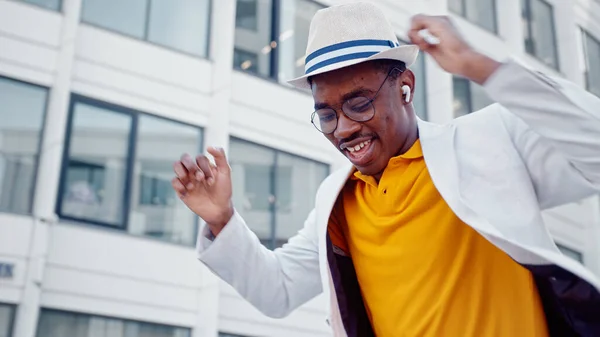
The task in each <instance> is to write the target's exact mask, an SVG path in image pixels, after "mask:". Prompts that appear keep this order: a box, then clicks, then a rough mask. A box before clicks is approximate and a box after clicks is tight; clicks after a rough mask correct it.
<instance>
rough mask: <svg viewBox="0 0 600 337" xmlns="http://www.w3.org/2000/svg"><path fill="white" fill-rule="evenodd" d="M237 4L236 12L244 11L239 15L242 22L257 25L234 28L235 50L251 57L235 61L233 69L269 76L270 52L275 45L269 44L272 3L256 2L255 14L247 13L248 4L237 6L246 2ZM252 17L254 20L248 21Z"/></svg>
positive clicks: (239, 0)
mask: <svg viewBox="0 0 600 337" xmlns="http://www.w3.org/2000/svg"><path fill="white" fill-rule="evenodd" d="M237 2H238V8H237V11H245V12H243V13H242V14H240V15H241V16H243V17H245V19H244V20H255V21H256V23H257V24H256V28H246V26H238V27H236V29H235V48H236V49H239V50H242V51H245V52H246V53H249V54H246V56H248V55H252V57H251V58H248V59H244V60H239V59H238V60H236V62H235V63H234V67H236V68H239V69H241V70H248V69H250V71H252V72H255V73H257V74H260V75H262V76H270V74H271V52H272V50H273V47H276V45H275V43H271V35H272V34H271V32H272V27H271V17H272V12H273V8H272V1H271V0H256V3H257V4H256V11H255V13H252V12H250V13H249V12H247V11H246V9H247V7H248V4H242V5H241V6H239V4H240V2H246V1H243V0H238V1H237ZM252 15H254V19H249V18H250V17H251V16H252ZM236 16H237V13H236ZM239 56H244V55H239ZM239 56H238V57H239ZM240 61H241V62H240ZM242 65H244V66H242Z"/></svg>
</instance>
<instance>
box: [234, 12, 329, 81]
mask: <svg viewBox="0 0 600 337" xmlns="http://www.w3.org/2000/svg"><path fill="white" fill-rule="evenodd" d="M321 8H323V6H321V5H319V4H317V3H315V2H313V1H310V0H285V1H284V0H237V12H236V31H235V52H234V54H235V56H234V64H233V66H234V67H235V68H237V69H241V70H244V71H249V72H252V73H255V74H258V75H260V76H264V77H271V78H274V79H277V80H280V81H286V80H289V79H292V78H295V77H298V76H301V75H303V74H304V56H305V55H304V54H305V53H306V43H307V41H308V31H309V27H310V21H311V20H312V17H313V16H314V14H315V13H316V12H317V10H319V9H321Z"/></svg>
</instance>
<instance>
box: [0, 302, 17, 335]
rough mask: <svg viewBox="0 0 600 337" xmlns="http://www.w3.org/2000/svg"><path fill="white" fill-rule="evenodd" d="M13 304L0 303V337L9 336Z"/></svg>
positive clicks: (13, 315) (13, 313)
mask: <svg viewBox="0 0 600 337" xmlns="http://www.w3.org/2000/svg"><path fill="white" fill-rule="evenodd" d="M14 318H15V306H14V305H8V304H1V303H0V337H11V332H12V331H11V330H12V326H13V321H14Z"/></svg>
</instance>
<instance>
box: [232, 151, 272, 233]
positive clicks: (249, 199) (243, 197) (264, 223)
mask: <svg viewBox="0 0 600 337" xmlns="http://www.w3.org/2000/svg"><path fill="white" fill-rule="evenodd" d="M229 148H230V150H229V152H230V155H229V158H230V163H231V170H232V183H233V204H234V205H235V207H236V209H237V211H238V212H239V213H240V215H241V216H242V217H244V219H245V220H246V223H247V224H248V225H249V226H250V229H252V231H254V232H255V233H256V235H257V236H258V237H259V239H261V241H262V242H263V243H268V242H270V240H271V235H272V230H271V226H272V223H273V217H272V211H271V203H272V202H273V201H274V199H273V198H274V196H273V188H274V186H273V169H274V166H275V152H274V151H273V150H271V149H268V148H265V147H262V146H259V145H255V144H252V143H248V142H245V141H242V140H237V139H231V142H230V145H229Z"/></svg>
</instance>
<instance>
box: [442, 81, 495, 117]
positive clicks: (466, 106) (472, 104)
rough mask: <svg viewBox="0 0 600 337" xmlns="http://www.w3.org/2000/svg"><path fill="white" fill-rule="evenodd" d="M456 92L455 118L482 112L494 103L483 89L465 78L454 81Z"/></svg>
mask: <svg viewBox="0 0 600 337" xmlns="http://www.w3.org/2000/svg"><path fill="white" fill-rule="evenodd" d="M452 85H453V91H454V117H460V116H463V115H466V114H469V113H471V112H474V111H478V110H481V109H483V108H485V107H486V106H488V105H490V104H493V103H494V102H493V101H492V100H491V99H490V98H489V96H488V95H487V93H486V92H485V90H484V89H483V87H481V86H480V85H478V84H476V83H473V82H470V81H468V80H466V79H464V78H460V77H454V78H453V79H452Z"/></svg>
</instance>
